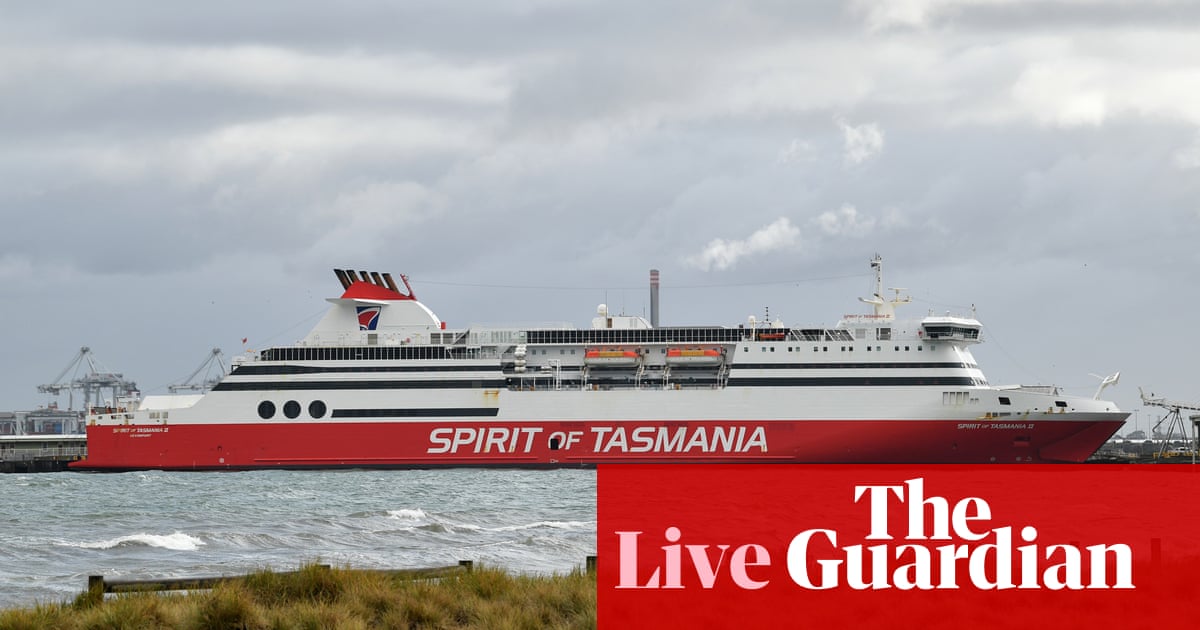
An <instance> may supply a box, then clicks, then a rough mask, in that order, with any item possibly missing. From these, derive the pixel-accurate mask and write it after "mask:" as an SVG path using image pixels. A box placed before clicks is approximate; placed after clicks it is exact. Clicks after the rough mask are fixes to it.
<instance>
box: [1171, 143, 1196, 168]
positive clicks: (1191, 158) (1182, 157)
mask: <svg viewBox="0 0 1200 630" xmlns="http://www.w3.org/2000/svg"><path fill="white" fill-rule="evenodd" d="M1173 157H1174V160H1175V167H1176V168H1178V169H1180V170H1188V169H1193V168H1200V137H1197V138H1196V139H1195V141H1193V142H1192V144H1190V145H1188V146H1186V147H1183V148H1182V149H1179V150H1178V151H1176V152H1175V154H1174V156H1173Z"/></svg>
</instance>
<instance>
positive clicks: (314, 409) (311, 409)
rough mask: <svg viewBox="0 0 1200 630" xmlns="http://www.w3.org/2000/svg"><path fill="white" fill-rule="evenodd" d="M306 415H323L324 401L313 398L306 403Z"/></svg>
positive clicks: (322, 416) (321, 416) (315, 416)
mask: <svg viewBox="0 0 1200 630" xmlns="http://www.w3.org/2000/svg"><path fill="white" fill-rule="evenodd" d="M308 415H310V416H312V417H314V418H324V417H325V403H324V402H322V401H320V400H314V401H312V402H310V403H308Z"/></svg>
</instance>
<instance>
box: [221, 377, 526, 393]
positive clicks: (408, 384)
mask: <svg viewBox="0 0 1200 630" xmlns="http://www.w3.org/2000/svg"><path fill="white" fill-rule="evenodd" d="M503 387H507V385H506V384H505V382H504V381H501V380H492V379H489V380H469V381H450V380H438V381H430V380H420V381H270V382H266V383H255V382H247V381H225V382H222V383H219V384H218V385H217V386H216V387H214V388H213V391H226V392H259V391H276V390H279V391H283V390H288V391H292V390H323V389H501V388H503Z"/></svg>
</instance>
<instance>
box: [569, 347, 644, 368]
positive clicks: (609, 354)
mask: <svg viewBox="0 0 1200 630" xmlns="http://www.w3.org/2000/svg"><path fill="white" fill-rule="evenodd" d="M641 358H642V355H641V354H640V353H639V352H638V351H637V350H626V349H621V348H607V349H603V350H601V349H593V350H588V351H587V352H584V354H583V362H584V364H586V365H593V366H604V367H624V366H631V365H637V362H638V361H640V360H641Z"/></svg>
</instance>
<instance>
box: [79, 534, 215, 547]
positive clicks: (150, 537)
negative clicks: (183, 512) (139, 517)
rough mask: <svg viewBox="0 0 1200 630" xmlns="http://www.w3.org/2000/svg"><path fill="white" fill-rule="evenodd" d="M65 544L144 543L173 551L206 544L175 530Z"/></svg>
mask: <svg viewBox="0 0 1200 630" xmlns="http://www.w3.org/2000/svg"><path fill="white" fill-rule="evenodd" d="M65 544H66V545H67V546H71V547H81V548H83V549H112V548H114V547H127V546H134V545H142V546H146V547H161V548H163V549H171V550H173V551H195V550H196V549H198V548H199V547H200V545H203V544H204V541H203V540H200V539H199V538H196V537H195V536H189V535H188V534H185V533H183V532H175V533H174V534H167V535H165V536H164V535H161V534H131V535H129V536H119V537H117V538H110V539H108V540H101V541H98V542H81V543H65Z"/></svg>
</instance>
